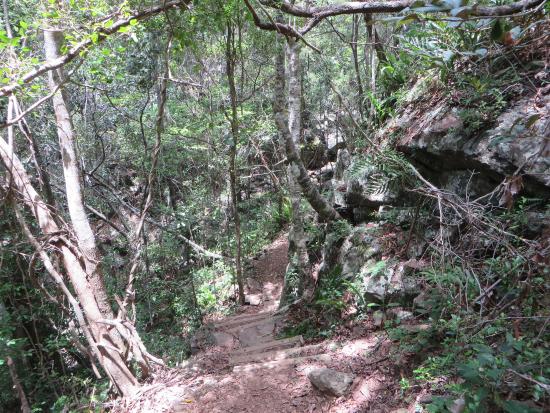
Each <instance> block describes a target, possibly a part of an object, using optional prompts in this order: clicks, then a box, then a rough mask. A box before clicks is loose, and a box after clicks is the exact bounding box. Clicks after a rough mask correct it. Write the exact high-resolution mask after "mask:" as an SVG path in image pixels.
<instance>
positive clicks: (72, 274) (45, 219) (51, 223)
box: [0, 138, 138, 395]
mask: <svg viewBox="0 0 550 413" xmlns="http://www.w3.org/2000/svg"><path fill="white" fill-rule="evenodd" d="M0 159H1V160H2V163H3V164H4V166H5V168H6V170H7V171H8V174H9V176H10V178H11V180H12V183H13V185H14V186H15V188H16V189H17V191H18V193H19V195H20V196H21V197H22V201H23V203H24V204H25V205H26V206H27V207H28V208H29V209H30V210H31V212H32V214H33V216H34V217H35V219H36V221H37V222H38V225H39V227H40V229H41V232H42V233H43V234H44V235H45V236H47V237H49V240H50V243H55V245H56V247H57V248H58V249H59V251H60V253H61V256H62V259H63V264H64V267H65V269H66V272H67V275H68V277H69V279H70V280H71V284H72V285H73V287H74V290H75V292H76V294H77V297H78V299H79V301H80V305H81V306H82V310H83V312H84V314H85V316H86V319H87V321H88V324H89V328H90V331H91V332H92V335H93V339H94V340H95V342H96V343H97V346H98V347H99V349H100V358H99V362H100V363H101V365H102V366H103V368H104V370H105V371H106V373H107V374H108V375H109V378H110V379H111V381H112V382H113V384H114V385H115V387H116V388H117V389H118V390H119V391H120V393H121V394H123V395H131V394H133V393H134V392H135V391H136V390H137V384H138V383H137V380H136V379H135V377H134V375H133V374H132V373H131V372H130V370H129V369H128V367H127V366H126V365H125V362H124V360H123V359H122V357H121V353H120V352H118V351H116V350H115V349H114V345H115V344H114V341H115V340H113V338H112V337H111V336H110V331H109V329H107V328H106V326H104V325H103V324H100V323H97V322H96V321H97V320H101V319H102V318H103V315H102V314H101V311H100V309H99V306H98V303H97V301H96V297H95V296H94V291H93V288H92V286H91V285H90V283H89V281H88V276H87V274H86V271H85V269H84V268H83V266H82V265H81V262H80V255H81V254H79V253H78V248H77V246H75V245H72V244H71V242H70V241H69V240H67V239H66V238H65V237H64V236H63V234H64V231H62V230H61V228H60V227H58V225H57V224H56V221H55V219H54V217H53V215H52V213H51V211H50V209H49V208H48V206H47V204H46V203H45V202H44V200H43V199H42V198H41V196H40V195H39V194H38V192H37V191H36V190H35V188H34V187H33V186H32V184H31V181H30V179H29V176H28V175H27V172H26V171H25V169H24V167H23V164H22V163H21V161H20V160H19V158H18V157H17V156H16V155H15V153H14V152H13V150H11V148H10V146H9V145H8V144H7V142H6V141H5V140H4V139H2V138H0ZM56 239H57V241H55V240H56ZM83 328H84V327H83ZM94 345H95V344H94V343H90V346H92V347H93V346H94Z"/></svg>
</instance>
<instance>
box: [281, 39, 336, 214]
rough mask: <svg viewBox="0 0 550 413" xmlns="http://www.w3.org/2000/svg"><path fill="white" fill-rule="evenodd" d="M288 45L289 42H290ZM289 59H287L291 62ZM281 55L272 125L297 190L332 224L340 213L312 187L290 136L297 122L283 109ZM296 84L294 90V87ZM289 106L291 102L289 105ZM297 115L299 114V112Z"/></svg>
mask: <svg viewBox="0 0 550 413" xmlns="http://www.w3.org/2000/svg"><path fill="white" fill-rule="evenodd" d="M289 42H292V44H293V47H289V51H290V52H291V53H293V54H294V57H291V58H290V59H293V61H294V62H295V63H296V64H297V65H299V50H298V49H297V48H296V47H298V46H297V45H296V42H295V41H294V40H292V39H290V40H289ZM289 45H290V43H289ZM290 59H289V60H290ZM284 60H285V59H284V52H283V51H279V53H277V56H276V62H275V63H276V69H275V98H274V102H273V112H274V117H275V123H276V125H277V129H278V130H279V133H280V134H281V137H282V139H283V143H284V146H285V150H286V157H287V162H288V163H289V164H291V165H294V168H292V170H293V174H294V177H295V179H296V181H297V183H298V184H299V185H300V188H301V189H302V193H303V195H304V197H305V198H306V199H307V201H308V202H309V204H310V205H311V207H312V208H313V209H314V210H315V212H317V214H318V215H319V219H320V220H321V221H325V222H330V221H335V220H338V219H341V217H340V214H339V213H338V212H337V211H336V210H335V209H334V207H333V206H332V205H331V204H330V203H329V202H328V201H327V200H326V199H325V198H324V197H323V196H322V195H321V193H320V192H319V189H318V188H317V186H316V185H315V183H314V182H313V181H312V179H311V178H310V176H309V174H308V172H307V170H306V167H305V166H304V162H303V161H302V158H301V157H300V151H299V149H298V145H297V141H295V140H294V139H293V135H292V134H291V131H290V129H289V125H291V124H293V123H295V122H296V116H297V115H296V114H294V115H292V116H293V117H292V119H291V118H290V117H289V113H288V111H287V109H286V99H285V71H284ZM289 74H290V76H291V79H290V81H289V88H290V87H291V86H290V83H292V84H293V86H294V88H293V91H294V93H293V94H294V95H296V91H297V92H298V95H297V96H296V97H295V98H291V99H296V100H297V104H296V103H294V101H293V103H294V105H295V106H294V108H296V107H298V108H299V102H300V96H299V91H300V82H299V79H292V73H289ZM296 85H297V88H296ZM289 103H290V102H289ZM298 114H299V111H298ZM293 133H294V138H296V137H297V138H298V139H299V136H300V133H299V131H298V132H297V131H296V130H294V131H293Z"/></svg>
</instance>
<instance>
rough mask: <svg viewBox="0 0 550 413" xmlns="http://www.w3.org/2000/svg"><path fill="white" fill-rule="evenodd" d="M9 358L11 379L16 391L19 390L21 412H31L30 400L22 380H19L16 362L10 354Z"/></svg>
mask: <svg viewBox="0 0 550 413" xmlns="http://www.w3.org/2000/svg"><path fill="white" fill-rule="evenodd" d="M7 360H8V368H9V370H10V376H11V381H12V382H13V387H14V388H15V391H16V392H17V397H18V398H19V402H20V403H21V413H31V407H30V405H29V401H28V400H27V396H26V395H25V390H23V386H22V385H21V381H20V380H19V376H18V375H17V370H16V369H15V363H14V361H13V359H12V358H11V357H10V356H8V359H7Z"/></svg>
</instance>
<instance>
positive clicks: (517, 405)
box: [502, 400, 542, 413]
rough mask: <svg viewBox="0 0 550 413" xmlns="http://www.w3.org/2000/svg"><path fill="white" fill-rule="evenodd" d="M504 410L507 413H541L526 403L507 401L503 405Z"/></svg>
mask: <svg viewBox="0 0 550 413" xmlns="http://www.w3.org/2000/svg"><path fill="white" fill-rule="evenodd" d="M502 408H503V409H504V411H505V412H506V413H539V412H542V410H540V409H536V408H533V407H530V406H528V405H527V404H525V403H522V402H518V401H517V400H506V401H505V402H504V403H502Z"/></svg>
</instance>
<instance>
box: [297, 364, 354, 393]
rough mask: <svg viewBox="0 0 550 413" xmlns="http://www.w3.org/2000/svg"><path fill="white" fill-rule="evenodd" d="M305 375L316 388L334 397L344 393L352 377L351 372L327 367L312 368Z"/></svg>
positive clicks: (351, 381)
mask: <svg viewBox="0 0 550 413" xmlns="http://www.w3.org/2000/svg"><path fill="white" fill-rule="evenodd" d="M307 377H308V378H309V381H311V384H313V385H314V386H315V387H316V388H317V389H319V390H320V391H322V392H323V393H328V394H330V395H332V396H336V397H340V396H342V395H343V394H344V393H346V391H347V390H348V389H349V387H350V386H351V384H352V383H353V378H354V376H353V375H351V374H346V373H342V372H339V371H336V370H332V369H327V368H322V369H315V370H312V371H310V372H309V374H308V375H307Z"/></svg>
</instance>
